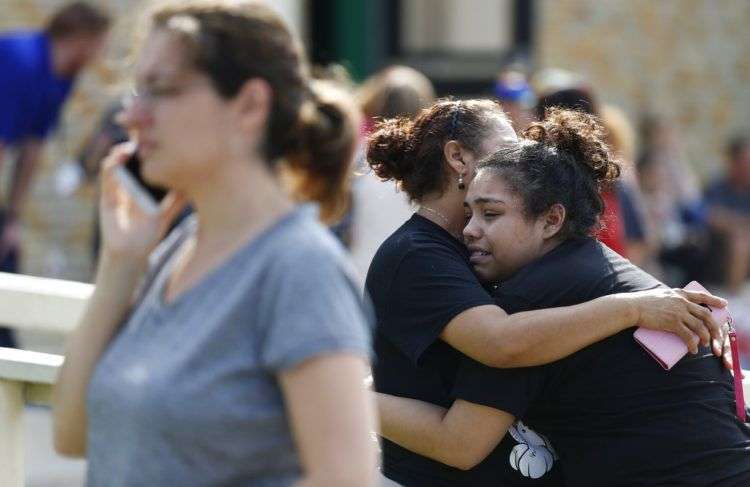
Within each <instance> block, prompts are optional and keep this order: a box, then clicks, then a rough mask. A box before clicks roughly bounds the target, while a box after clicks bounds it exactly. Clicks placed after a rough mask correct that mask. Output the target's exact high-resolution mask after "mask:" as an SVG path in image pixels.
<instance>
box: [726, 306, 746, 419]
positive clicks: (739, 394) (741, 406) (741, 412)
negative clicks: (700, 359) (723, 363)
mask: <svg viewBox="0 0 750 487" xmlns="http://www.w3.org/2000/svg"><path fill="white" fill-rule="evenodd" d="M727 323H728V324H729V345H730V348H731V350H732V369H733V371H734V399H735V402H736V403H737V417H738V418H740V421H742V422H743V423H745V422H746V421H747V417H746V413H745V391H744V390H743V388H742V368H740V351H739V345H738V343H737V331H736V330H735V328H734V326H732V317H731V316H730V317H729V319H728V320H727Z"/></svg>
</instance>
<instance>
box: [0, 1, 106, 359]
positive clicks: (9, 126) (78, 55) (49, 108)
mask: <svg viewBox="0 0 750 487" xmlns="http://www.w3.org/2000/svg"><path fill="white" fill-rule="evenodd" d="M109 24H110V19H109V17H108V16H107V14H105V13H104V12H103V11H102V10H101V9H99V8H98V7H95V6H93V5H89V4H87V3H83V2H75V3H71V4H68V5H66V6H64V7H62V8H61V9H60V10H58V11H57V12H55V13H54V14H53V15H52V17H51V18H50V19H49V21H48V22H47V26H46V27H45V29H44V30H41V31H30V30H29V31H17V32H9V33H6V34H3V35H0V72H1V73H3V74H2V76H0V163H2V161H3V160H4V157H5V156H6V155H7V154H6V152H8V150H9V149H12V150H13V152H15V165H14V167H13V172H12V177H11V181H10V189H9V191H8V198H7V201H6V203H5V205H4V207H3V208H2V210H1V211H0V271H2V272H18V266H19V259H20V249H19V244H20V222H19V218H20V216H21V215H22V212H23V204H24V202H25V199H26V195H27V194H28V191H29V187H30V185H31V182H32V179H33V177H34V173H35V170H36V168H37V164H38V161H39V159H40V156H41V152H42V149H43V147H42V145H43V142H44V140H45V138H47V136H48V135H49V133H50V131H51V130H52V129H53V128H54V127H55V124H56V123H57V120H58V118H59V115H60V110H61V108H62V106H63V104H64V103H65V100H66V99H67V98H68V96H69V95H70V92H71V90H72V88H73V85H74V82H75V80H76V77H77V76H78V74H79V73H80V72H81V70H82V69H83V68H84V67H86V65H88V64H89V63H90V62H92V61H93V60H94V59H95V58H96V57H97V55H98V54H99V52H100V51H101V50H102V46H103V44H104V41H105V35H106V32H107V30H108V28H109ZM14 343H15V340H14V339H13V336H12V334H11V333H10V332H9V330H7V329H5V328H2V329H0V346H13V345H14Z"/></svg>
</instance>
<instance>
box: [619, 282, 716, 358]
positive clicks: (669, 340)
mask: <svg viewBox="0 0 750 487" xmlns="http://www.w3.org/2000/svg"><path fill="white" fill-rule="evenodd" d="M685 290H686V291H704V292H708V291H706V288H704V287H703V286H701V285H700V284H699V283H698V282H697V281H693V282H691V283H690V284H688V285H687V286H685ZM709 309H710V310H711V315H712V316H713V317H714V319H715V320H717V321H718V322H719V323H725V322H726V321H727V320H728V319H729V309H728V308H716V309H712V308H709ZM633 338H635V341H637V342H638V343H639V344H640V345H641V346H642V347H643V348H644V349H645V350H646V351H647V352H648V353H649V354H650V355H651V356H652V357H654V359H655V360H656V361H657V362H659V365H661V366H662V367H664V368H665V369H666V370H669V369H671V368H672V367H673V366H674V364H676V363H677V362H679V361H680V359H681V358H682V357H684V356H685V354H686V353H687V351H688V349H687V345H685V342H683V341H682V340H681V339H680V337H678V336H677V335H675V334H674V333H669V332H666V331H655V330H648V329H646V328H640V327H639V328H638V329H637V330H636V331H635V333H634V334H633Z"/></svg>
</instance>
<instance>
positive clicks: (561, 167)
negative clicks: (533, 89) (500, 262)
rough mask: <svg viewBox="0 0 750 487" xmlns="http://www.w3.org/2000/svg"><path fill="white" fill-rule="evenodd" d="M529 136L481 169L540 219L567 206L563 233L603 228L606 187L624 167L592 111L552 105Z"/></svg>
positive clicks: (528, 131) (569, 234) (527, 213)
mask: <svg viewBox="0 0 750 487" xmlns="http://www.w3.org/2000/svg"><path fill="white" fill-rule="evenodd" d="M523 135H524V137H525V139H524V140H521V141H520V142H519V143H518V144H516V145H514V146H512V147H509V148H504V149H501V150H499V151H498V152H496V153H495V154H493V155H491V156H490V157H488V158H486V159H485V160H483V161H482V162H480V163H479V165H478V166H477V172H481V171H485V170H490V171H492V172H493V173H495V174H497V176H498V177H500V178H501V179H502V180H503V182H505V183H506V184H507V186H508V188H509V189H510V190H511V191H512V192H513V193H515V194H517V195H518V196H520V198H521V201H522V205H523V212H524V215H525V216H526V217H527V218H529V219H532V218H536V217H538V216H540V215H542V214H544V212H545V211H547V210H549V209H550V208H551V207H552V206H553V205H555V204H561V205H562V206H564V207H565V212H566V216H565V222H564V223H563V226H562V228H561V230H560V233H559V236H560V237H561V238H564V239H565V238H571V237H584V236H589V235H591V234H592V233H593V232H594V231H596V230H598V229H599V228H600V225H601V223H600V218H601V215H602V213H603V212H604V201H603V199H602V196H601V191H602V189H604V188H606V187H607V186H609V185H611V184H612V183H613V182H614V181H615V180H616V179H617V178H618V177H619V175H620V166H619V164H618V163H617V161H616V160H615V159H614V156H613V155H612V153H611V151H610V149H609V147H608V146H607V144H606V142H605V132H604V128H603V127H602V125H601V124H600V123H599V122H598V121H597V119H596V117H594V116H593V115H590V114H587V113H583V112H580V111H572V110H563V109H560V108H552V109H549V110H547V115H546V117H545V119H544V120H543V121H542V122H537V123H533V124H531V126H529V128H527V129H526V130H525V131H524V133H523Z"/></svg>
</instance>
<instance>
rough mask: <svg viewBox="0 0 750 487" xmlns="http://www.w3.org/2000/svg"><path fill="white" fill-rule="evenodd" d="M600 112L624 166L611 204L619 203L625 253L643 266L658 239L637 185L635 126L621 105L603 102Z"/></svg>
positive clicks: (614, 148)
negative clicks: (650, 223) (647, 216)
mask: <svg viewBox="0 0 750 487" xmlns="http://www.w3.org/2000/svg"><path fill="white" fill-rule="evenodd" d="M600 112H601V122H602V125H603V126H604V130H605V132H606V142H607V143H608V144H609V147H610V149H611V150H612V152H613V153H614V155H615V156H616V157H617V158H618V159H619V161H620V167H621V169H622V175H621V176H620V178H619V179H618V180H617V181H616V182H615V183H614V185H613V192H614V196H615V197H616V199H617V202H612V205H613V206H614V205H615V204H617V205H619V206H620V213H619V216H620V217H621V220H622V224H623V229H624V235H625V252H626V256H627V258H628V259H629V260H630V261H631V262H632V263H634V264H635V265H637V266H640V267H644V266H645V265H646V264H648V263H649V262H651V261H652V259H653V256H654V255H655V253H656V251H657V248H658V243H657V242H656V241H655V239H654V236H653V233H652V232H651V231H650V228H649V227H648V221H647V218H646V213H645V211H646V210H645V207H644V205H643V195H642V194H641V191H640V188H639V187H638V174H637V168H636V166H635V154H636V135H635V130H634V129H633V126H632V124H631V123H630V120H628V117H627V115H626V114H625V112H624V111H623V110H622V109H620V108H618V107H616V106H614V105H610V104H603V105H602V107H601V109H600ZM605 232H606V229H605Z"/></svg>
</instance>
